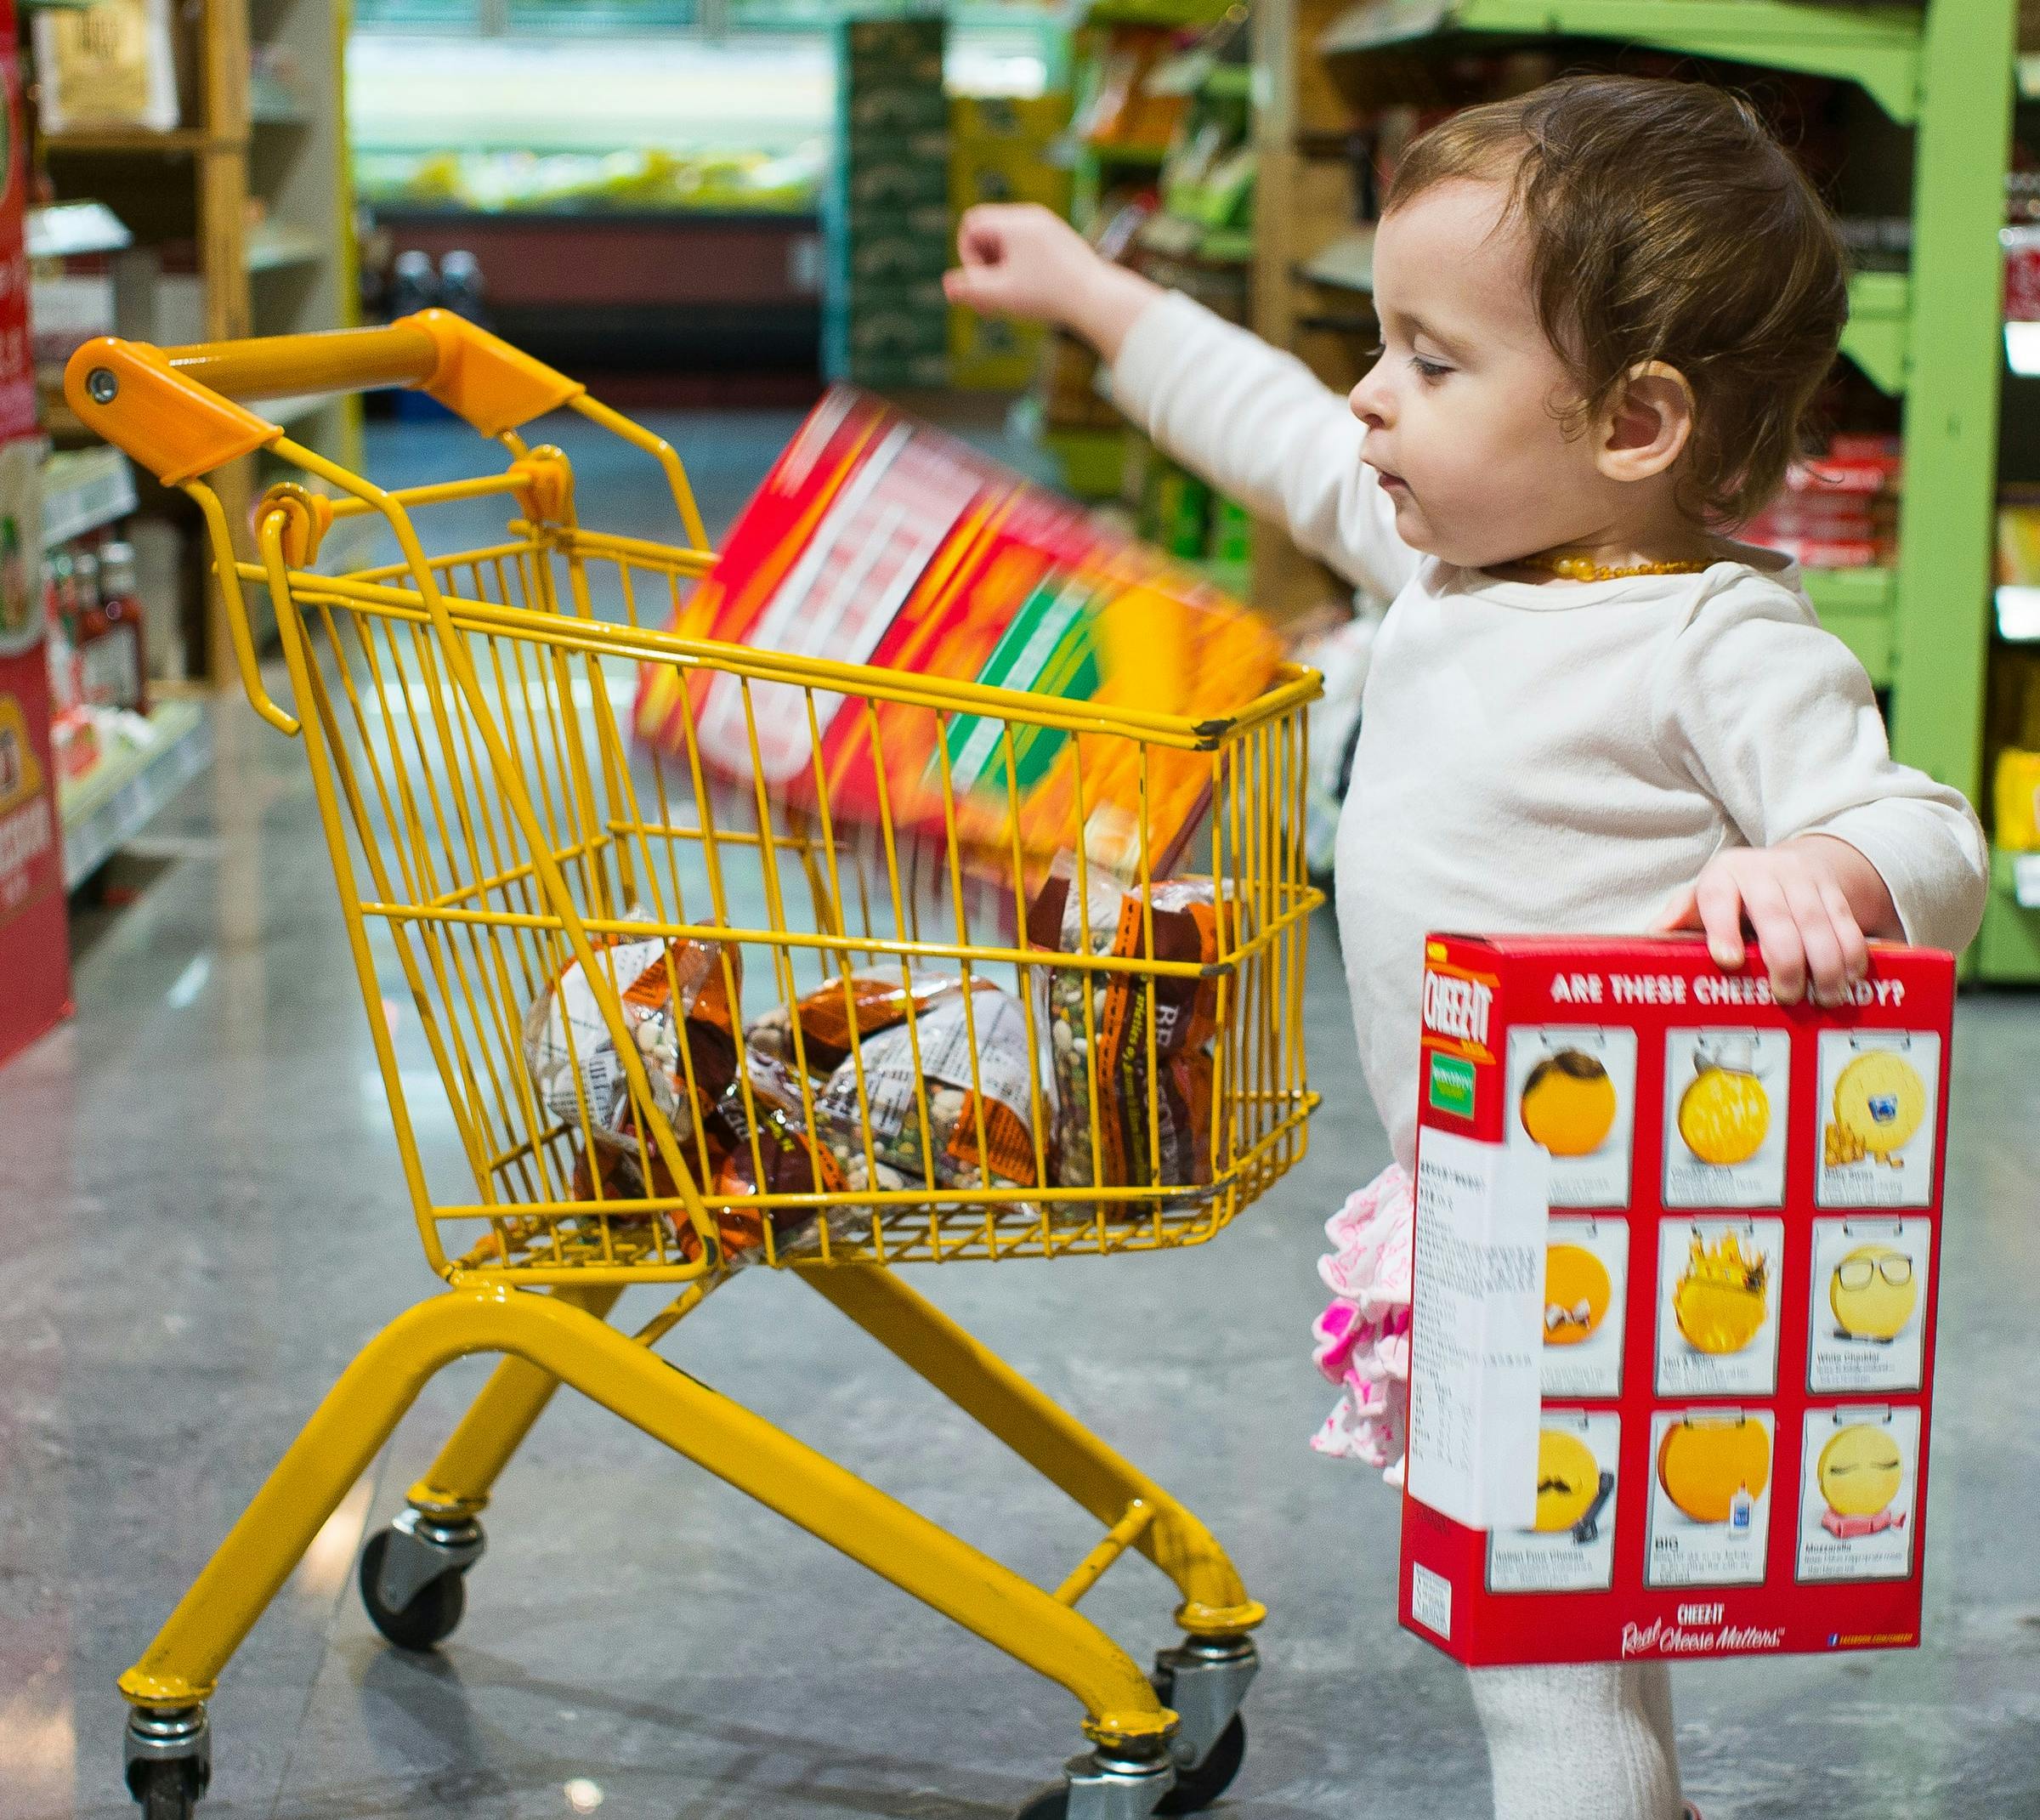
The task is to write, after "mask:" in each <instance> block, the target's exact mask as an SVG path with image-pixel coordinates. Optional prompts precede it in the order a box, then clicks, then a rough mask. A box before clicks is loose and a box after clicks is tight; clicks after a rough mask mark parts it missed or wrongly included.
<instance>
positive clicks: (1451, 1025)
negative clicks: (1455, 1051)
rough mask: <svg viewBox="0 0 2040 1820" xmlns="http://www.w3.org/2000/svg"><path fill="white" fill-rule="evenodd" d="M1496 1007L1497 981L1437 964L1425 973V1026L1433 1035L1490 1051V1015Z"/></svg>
mask: <svg viewBox="0 0 2040 1820" xmlns="http://www.w3.org/2000/svg"><path fill="white" fill-rule="evenodd" d="M1493 1007H1494V982H1493V980H1491V979H1482V978H1477V977H1476V976H1475V975H1473V974H1470V973H1455V972H1444V971H1442V970H1441V969H1438V968H1436V967H1432V968H1430V969H1427V970H1426V971H1425V975H1424V1028H1425V1030H1426V1031H1427V1032H1428V1033H1429V1034H1430V1035H1433V1036H1442V1037H1443V1038H1445V1039H1446V1040H1447V1041H1448V1042H1453V1043H1457V1044H1459V1045H1461V1046H1464V1047H1465V1048H1467V1049H1470V1050H1477V1051H1479V1052H1481V1053H1482V1055H1483V1056H1485V1055H1486V1054H1487V1016H1488V1013H1489V1012H1491V1011H1492V1010H1493Z"/></svg>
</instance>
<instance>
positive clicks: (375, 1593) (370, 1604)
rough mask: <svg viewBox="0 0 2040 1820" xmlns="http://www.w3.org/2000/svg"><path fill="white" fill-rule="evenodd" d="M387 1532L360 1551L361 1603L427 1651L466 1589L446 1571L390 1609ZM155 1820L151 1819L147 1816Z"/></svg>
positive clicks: (390, 1633) (388, 1632)
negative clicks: (385, 1590)
mask: <svg viewBox="0 0 2040 1820" xmlns="http://www.w3.org/2000/svg"><path fill="white" fill-rule="evenodd" d="M393 1541H394V1539H393V1538H392V1536H391V1534H390V1532H389V1531H388V1530H387V1529H383V1530H379V1531H377V1534H375V1535H373V1536H371V1538H370V1539H369V1544H368V1546H367V1547H366V1548H365V1549H363V1550H362V1551H361V1573H360V1581H361V1602H362V1604H363V1605H365V1607H367V1608H368V1615H369V1619H370V1621H371V1623H372V1624H374V1625H375V1627H376V1629H377V1630H380V1631H381V1632H382V1635H383V1636H386V1637H387V1638H388V1639H389V1641H391V1642H393V1643H394V1644H395V1645H396V1646H397V1647H398V1648H399V1649H409V1650H418V1651H422V1650H428V1649H430V1648H432V1647H433V1645H435V1644H437V1643H441V1642H444V1641H445V1640H446V1639H447V1638H448V1637H450V1636H452V1635H453V1633H454V1629H455V1627H456V1625H457V1624H459V1623H460V1621H461V1614H462V1613H463V1612H465V1611H466V1610H467V1585H466V1583H465V1580H464V1578H463V1576H462V1571H461V1569H460V1568H448V1569H447V1570H446V1571H445V1573H442V1574H440V1575H439V1578H438V1579H430V1580H428V1581H426V1583H425V1584H424V1585H422V1586H421V1587H420V1588H419V1589H418V1590H416V1592H414V1593H413V1594H412V1595H411V1602H410V1603H409V1604H407V1605H405V1606H404V1607H401V1608H400V1609H398V1610H394V1611H393V1610H392V1609H391V1608H390V1607H388V1606H387V1605H385V1604H384V1603H383V1602H382V1591H381V1587H382V1559H383V1556H386V1555H387V1554H388V1552H389V1551H390V1548H391V1546H392V1545H393ZM150 1820H154V1817H153V1816H151V1817H150Z"/></svg>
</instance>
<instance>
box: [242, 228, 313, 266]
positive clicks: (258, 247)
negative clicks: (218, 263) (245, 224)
mask: <svg viewBox="0 0 2040 1820" xmlns="http://www.w3.org/2000/svg"><path fill="white" fill-rule="evenodd" d="M325 257H326V241H324V240H322V239H321V238H320V236H319V235H316V234H312V233H309V232H307V231H305V230H303V229H298V228H286V227H279V226H277V225H275V224H274V223H268V222H265V223H264V224H263V225H262V226H261V227H258V228H256V229H254V230H252V232H251V233H250V234H249V235H248V252H247V261H248V269H249V270H250V271H251V272H274V271H278V270H280V269H282V268H283V267H285V266H286V265H313V264H317V263H318V262H319V261H320V259H323V258H325Z"/></svg>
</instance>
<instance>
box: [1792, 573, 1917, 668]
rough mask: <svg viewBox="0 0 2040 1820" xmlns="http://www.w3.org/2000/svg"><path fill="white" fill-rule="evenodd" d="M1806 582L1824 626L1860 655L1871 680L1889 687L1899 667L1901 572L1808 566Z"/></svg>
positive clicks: (1807, 595)
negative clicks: (1897, 630) (1898, 636)
mask: <svg viewBox="0 0 2040 1820" xmlns="http://www.w3.org/2000/svg"><path fill="white" fill-rule="evenodd" d="M1805 582H1806V598H1808V599H1810V601H1812V603H1813V605H1814V610H1815V611H1816V613H1818V614H1819V615H1820V616H1821V624H1822V626H1824V627H1827V630H1828V631H1829V632H1833V634H1834V635H1835V637H1836V638H1839V639H1840V640H1841V641H1842V643H1843V644H1845V645H1847V646H1848V647H1849V649H1850V650H1852V651H1854V652H1855V653H1856V657H1857V660H1858V661H1860V662H1861V665H1862V666H1863V668H1864V669H1866V670H1867V671H1868V672H1870V680H1871V681H1872V682H1873V683H1875V684H1876V685H1877V686H1878V688H1879V689H1887V688H1889V687H1890V683H1891V678H1892V675H1893V672H1894V671H1895V667H1896V666H1895V662H1894V646H1895V636H1896V617H1897V607H1898V576H1897V574H1896V573H1895V571H1894V570H1890V569H1809V570H1806V572H1805Z"/></svg>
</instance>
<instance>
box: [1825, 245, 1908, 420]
mask: <svg viewBox="0 0 2040 1820" xmlns="http://www.w3.org/2000/svg"><path fill="white" fill-rule="evenodd" d="M1911 337H1912V281H1911V280H1910V279H1908V278H1907V276H1906V275H1905V274H1904V273H1903V272H1858V273H1857V274H1856V275H1855V276H1854V277H1853V278H1851V279H1850V281H1849V322H1848V326H1846V327H1845V328H1844V329H1843V331H1842V352H1843V353H1844V354H1847V355H1848V356H1849V358H1850V360H1853V361H1855V362H1856V366H1859V367H1860V368H1861V370H1862V372H1863V377H1865V378H1867V379H1868V380H1869V382H1870V383H1872V384H1873V385H1874V386H1875V387H1876V388H1878V391H1880V392H1883V393H1884V394H1886V395H1887V396H1890V397H1894V398H1895V397H1896V396H1897V395H1898V394H1900V393H1901V392H1903V391H1904V390H1905V388H1906V377H1907V371H1908V368H1909V366H1910V364H1911Z"/></svg>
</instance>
